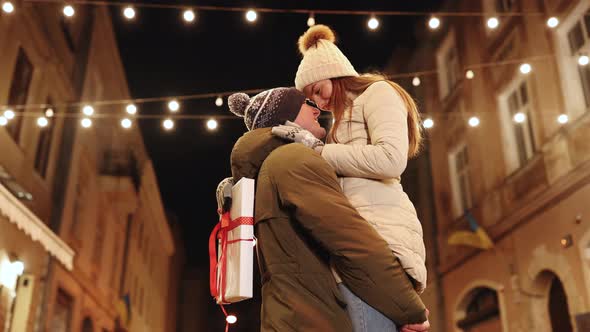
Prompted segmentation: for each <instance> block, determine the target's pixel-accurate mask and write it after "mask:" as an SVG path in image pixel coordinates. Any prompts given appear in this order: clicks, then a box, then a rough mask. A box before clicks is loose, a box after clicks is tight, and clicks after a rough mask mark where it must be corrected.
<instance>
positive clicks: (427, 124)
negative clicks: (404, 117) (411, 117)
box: [422, 118, 434, 129]
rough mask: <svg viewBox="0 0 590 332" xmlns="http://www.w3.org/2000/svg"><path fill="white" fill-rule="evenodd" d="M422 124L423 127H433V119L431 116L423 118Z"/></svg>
mask: <svg viewBox="0 0 590 332" xmlns="http://www.w3.org/2000/svg"><path fill="white" fill-rule="evenodd" d="M422 125H423V126H424V128H426V129H430V128H432V127H434V121H433V120H432V119H431V118H427V119H425V120H424V122H423V123H422Z"/></svg>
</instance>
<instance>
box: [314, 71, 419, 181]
mask: <svg viewBox="0 0 590 332" xmlns="http://www.w3.org/2000/svg"><path fill="white" fill-rule="evenodd" d="M358 98H363V99H364V102H361V103H363V114H364V120H365V122H366V126H367V129H368V135H369V140H370V144H367V145H347V144H326V146H324V148H323V151H322V157H324V159H326V161H328V163H329V164H330V165H332V167H334V169H335V170H336V173H338V175H340V176H347V177H360V178H369V179H378V180H383V179H391V178H396V177H400V176H401V174H402V173H403V171H404V170H405V168H406V165H407V162H408V125H407V116H408V111H407V109H406V106H405V104H404V102H403V100H402V98H401V97H400V95H399V94H398V93H397V92H396V91H395V90H394V89H393V87H392V86H391V85H389V83H387V82H377V83H373V84H372V85H371V86H369V88H367V91H365V93H363V95H361V96H359V97H358ZM357 102H358V101H357Z"/></svg>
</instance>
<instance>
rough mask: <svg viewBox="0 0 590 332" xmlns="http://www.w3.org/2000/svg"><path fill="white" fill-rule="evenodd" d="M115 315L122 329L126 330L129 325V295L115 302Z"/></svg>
mask: <svg viewBox="0 0 590 332" xmlns="http://www.w3.org/2000/svg"><path fill="white" fill-rule="evenodd" d="M116 309H117V314H118V316H119V321H120V322H121V325H123V326H122V327H125V328H128V327H129V324H130V323H131V300H130V299H129V293H127V294H125V295H123V296H121V298H120V299H119V301H117V307H116Z"/></svg>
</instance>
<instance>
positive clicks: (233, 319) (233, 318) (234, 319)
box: [225, 315, 238, 324]
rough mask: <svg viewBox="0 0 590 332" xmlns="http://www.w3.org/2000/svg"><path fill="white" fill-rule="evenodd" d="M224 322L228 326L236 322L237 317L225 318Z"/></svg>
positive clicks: (229, 316)
mask: <svg viewBox="0 0 590 332" xmlns="http://www.w3.org/2000/svg"><path fill="white" fill-rule="evenodd" d="M225 320H226V321H227V322H228V323H229V324H234V323H235V322H237V321H238V317H236V316H234V315H228V316H227V317H225Z"/></svg>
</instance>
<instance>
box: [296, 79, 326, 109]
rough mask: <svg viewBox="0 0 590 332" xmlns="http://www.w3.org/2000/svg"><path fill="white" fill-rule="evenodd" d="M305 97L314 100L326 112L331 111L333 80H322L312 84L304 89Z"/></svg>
mask: <svg viewBox="0 0 590 332" xmlns="http://www.w3.org/2000/svg"><path fill="white" fill-rule="evenodd" d="M303 93H304V94H305V96H306V97H307V98H309V99H311V100H313V101H314V102H315V103H316V104H318V106H319V107H320V108H322V109H324V110H326V109H328V110H329V109H330V98H331V97H332V80H329V79H327V80H322V81H317V82H315V83H312V84H310V85H308V86H306V87H305V88H303Z"/></svg>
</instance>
